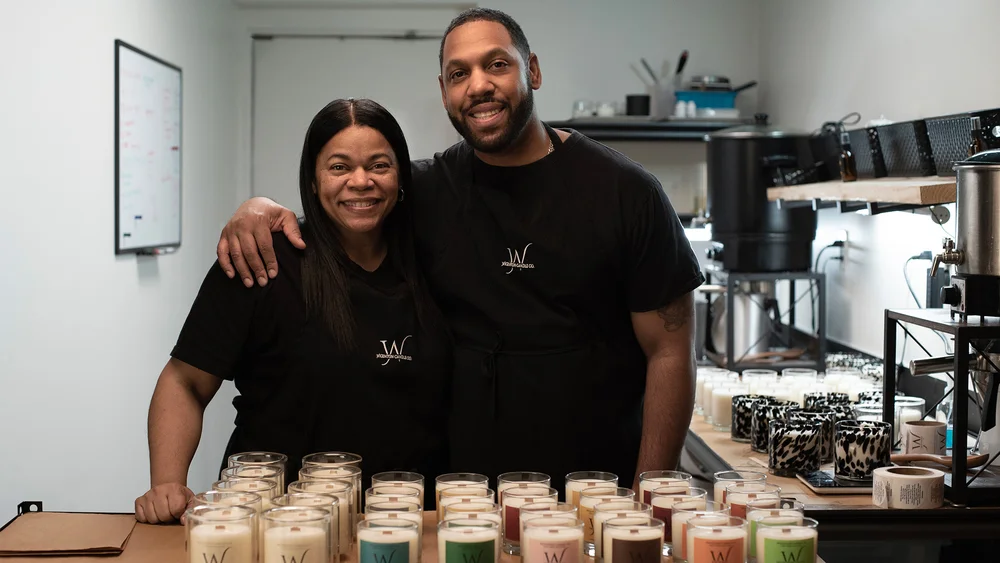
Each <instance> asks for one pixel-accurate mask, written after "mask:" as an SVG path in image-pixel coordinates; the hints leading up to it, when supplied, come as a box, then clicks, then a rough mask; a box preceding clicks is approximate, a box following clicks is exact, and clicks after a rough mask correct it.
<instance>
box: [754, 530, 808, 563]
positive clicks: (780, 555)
mask: <svg viewBox="0 0 1000 563" xmlns="http://www.w3.org/2000/svg"><path fill="white" fill-rule="evenodd" d="M818 544H819V534H818V533H817V532H816V529H815V528H810V527H805V526H760V527H758V528H757V546H756V547H757V552H756V556H757V562H758V563H772V562H777V563H783V562H785V561H795V562H796V563H815V561H816V560H817V549H818Z"/></svg>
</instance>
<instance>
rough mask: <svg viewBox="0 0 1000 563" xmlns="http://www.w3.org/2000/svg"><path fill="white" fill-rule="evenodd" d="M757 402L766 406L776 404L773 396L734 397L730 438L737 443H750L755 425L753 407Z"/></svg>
mask: <svg viewBox="0 0 1000 563" xmlns="http://www.w3.org/2000/svg"><path fill="white" fill-rule="evenodd" d="M757 402H762V403H765V404H770V403H776V402H777V399H776V398H775V397H774V396H771V395H736V396H735V397H733V420H732V424H731V425H730V427H729V436H730V437H731V438H732V439H733V441H735V442H741V443H746V442H749V441H750V436H751V430H752V425H753V406H754V405H755V404H756V403H757Z"/></svg>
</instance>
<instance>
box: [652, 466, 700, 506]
mask: <svg viewBox="0 0 1000 563" xmlns="http://www.w3.org/2000/svg"><path fill="white" fill-rule="evenodd" d="M690 483H691V474H690V473H685V472H683V471H666V470H659V471H644V472H642V473H640V474H639V498H641V499H642V502H644V503H646V504H649V500H650V498H651V496H650V491H652V490H653V489H655V488H657V487H662V486H664V485H674V484H681V485H689V484H690Z"/></svg>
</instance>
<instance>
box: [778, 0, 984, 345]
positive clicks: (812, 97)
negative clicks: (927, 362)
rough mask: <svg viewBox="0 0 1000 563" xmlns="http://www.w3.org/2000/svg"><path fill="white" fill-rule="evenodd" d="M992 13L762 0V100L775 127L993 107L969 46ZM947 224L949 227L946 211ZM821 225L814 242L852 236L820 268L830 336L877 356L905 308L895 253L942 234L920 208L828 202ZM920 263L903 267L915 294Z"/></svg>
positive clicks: (893, 2)
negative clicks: (891, 209) (874, 210)
mask: <svg viewBox="0 0 1000 563" xmlns="http://www.w3.org/2000/svg"><path fill="white" fill-rule="evenodd" d="M998 18H1000V3H997V2H995V1H993V0H962V1H959V2H952V3H950V4H948V5H947V8H945V5H943V4H942V3H940V2H936V1H934V0H881V1H879V2H870V1H866V0H843V1H837V2H833V1H824V2H818V1H815V2H813V1H811V2H801V1H795V0H765V1H764V5H763V10H762V11H761V14H760V22H761V31H760V37H761V44H760V60H761V76H762V78H763V80H762V84H763V86H762V89H761V96H762V107H763V108H764V109H765V110H766V111H768V112H769V113H770V114H771V115H773V116H775V117H776V121H777V122H778V123H779V124H780V125H782V126H787V127H795V128H801V129H808V130H812V129H815V128H816V127H818V126H819V125H821V124H822V123H823V122H824V121H828V120H835V119H838V118H840V117H841V116H843V115H845V114H846V113H848V112H851V111H858V112H860V113H861V114H862V116H863V119H864V120H865V121H867V120H868V119H872V118H877V117H878V116H879V115H882V114H884V115H885V116H886V117H888V118H890V119H893V120H897V121H902V120H907V119H913V118H918V117H929V116H935V115H943V114H949V113H953V112H960V111H967V110H974V109H981V108H990V107H996V106H998V105H1000V103H998V101H997V97H996V93H997V91H1000V75H998V74H997V73H996V72H990V71H989V70H988V69H989V64H988V63H984V59H983V58H982V56H981V53H982V52H980V51H978V49H977V47H976V46H977V45H978V44H979V42H980V40H981V38H980V36H979V32H978V31H977V30H978V29H980V28H981V26H982V22H992V21H996V20H997V19H998ZM849 33H850V34H852V35H849ZM984 64H986V66H984ZM945 227H946V229H947V231H949V232H951V233H953V232H954V220H953V221H952V222H951V223H949V224H947V225H945ZM819 228H820V233H819V235H818V236H817V245H816V248H817V249H818V248H820V247H821V246H822V245H825V244H827V243H829V242H830V241H831V240H832V237H833V234H834V231H835V230H837V229H847V230H848V232H849V237H850V240H851V242H850V245H849V249H848V260H847V263H846V264H843V265H842V266H841V265H837V264H834V265H831V266H830V268H829V269H828V270H827V271H828V273H829V274H830V293H829V300H828V307H829V311H830V317H829V318H830V322H829V329H830V333H829V334H830V337H832V338H835V339H837V340H840V341H842V342H845V343H847V344H850V345H852V346H854V347H856V348H859V349H861V350H863V351H866V352H869V353H872V354H876V355H879V356H881V354H882V341H883V337H882V327H883V310H884V309H885V308H904V307H913V301H912V299H911V298H910V296H909V293H908V292H907V290H906V286H905V284H904V282H903V277H902V268H903V263H904V261H905V260H906V258H907V257H909V256H912V255H915V254H919V253H920V252H921V251H923V250H934V251H936V250H937V249H939V248H940V246H941V238H942V237H943V236H944V232H943V231H942V229H941V228H940V227H938V226H936V225H934V224H933V223H931V222H930V220H929V219H928V218H927V217H926V216H917V215H912V214H909V213H889V214H886V215H881V216H876V217H863V216H859V215H856V214H846V215H841V214H839V213H838V212H837V211H835V210H826V211H823V212H821V213H820V216H819ZM828 254H829V252H828ZM926 265H927V263H926V262H924V263H922V266H923V267H920V266H917V265H916V264H914V265H913V266H912V275H913V278H912V279H914V281H915V282H916V283H915V289H916V290H917V294H918V296H919V297H920V298H921V299H923V295H924V287H925V285H924V282H923V279H924V278H923V276H924V269H925V268H926ZM921 340H922V341H924V342H925V343H928V342H931V343H933V341H935V340H936V339H935V338H933V337H928V338H921ZM914 348H915V347H911V348H910V349H911V350H913V349H914ZM935 350H940V347H939V346H938V347H936V348H935Z"/></svg>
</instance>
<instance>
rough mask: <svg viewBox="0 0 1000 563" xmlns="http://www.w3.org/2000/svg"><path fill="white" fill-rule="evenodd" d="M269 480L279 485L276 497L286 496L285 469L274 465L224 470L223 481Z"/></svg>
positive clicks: (243, 466)
mask: <svg viewBox="0 0 1000 563" xmlns="http://www.w3.org/2000/svg"><path fill="white" fill-rule="evenodd" d="M230 479H268V480H271V481H274V482H276V483H277V484H278V490H277V491H276V493H275V496H280V495H283V494H285V469H284V467H278V466H274V465H237V466H233V467H227V468H225V469H223V470H222V480H223V481H228V480H230Z"/></svg>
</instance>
